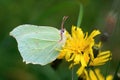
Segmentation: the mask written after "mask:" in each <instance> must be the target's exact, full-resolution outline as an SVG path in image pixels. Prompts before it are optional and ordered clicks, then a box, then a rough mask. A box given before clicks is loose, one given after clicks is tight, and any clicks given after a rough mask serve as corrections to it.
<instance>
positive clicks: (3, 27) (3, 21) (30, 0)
mask: <svg viewBox="0 0 120 80" xmlns="http://www.w3.org/2000/svg"><path fill="white" fill-rule="evenodd" d="M80 3H82V4H83V6H84V13H83V14H84V15H83V20H82V25H81V27H82V29H83V30H84V31H85V32H86V31H88V32H91V31H92V30H93V29H95V28H97V29H100V30H101V31H102V32H103V33H104V32H106V33H108V34H109V38H108V41H107V42H105V43H104V47H103V49H105V50H111V52H112V56H113V59H112V61H111V64H110V70H111V73H114V71H115V68H116V66H117V64H118V61H119V60H120V36H119V35H120V10H119V9H120V5H119V4H120V0H0V80H71V79H72V78H71V74H72V72H71V70H69V69H68V63H66V62H65V61H62V62H61V63H60V64H59V65H58V67H57V68H56V69H55V68H52V67H51V64H49V65H46V66H40V65H33V64H27V65H26V64H25V63H24V62H22V57H21V56H20V53H19V52H18V49H17V43H16V40H15V39H14V38H12V37H11V36H9V32H10V31H11V30H12V29H13V28H15V27H16V26H18V25H21V24H34V25H47V26H53V27H56V28H58V29H60V25H61V21H62V18H63V16H69V18H68V19H67V21H66V22H65V25H64V26H65V28H66V29H67V30H68V31H70V28H71V26H72V25H76V24H77V17H78V13H79V4H80ZM113 65H114V66H113Z"/></svg>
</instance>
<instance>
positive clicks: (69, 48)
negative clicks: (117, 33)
mask: <svg viewBox="0 0 120 80" xmlns="http://www.w3.org/2000/svg"><path fill="white" fill-rule="evenodd" d="M98 34H100V32H99V30H94V31H93V32H92V33H91V34H90V35H89V36H88V32H86V33H83V31H82V29H81V28H78V27H76V26H72V30H71V35H70V34H69V33H68V32H67V33H66V36H67V40H66V44H65V45H64V46H63V49H62V50H61V51H60V55H59V57H58V59H62V58H65V59H66V60H67V61H68V62H70V61H71V62H73V63H72V65H76V64H81V65H82V66H87V64H88V62H89V59H90V57H89V56H91V57H92V58H94V55H93V50H92V47H93V46H94V44H95V41H94V37H95V36H96V35H98Z"/></svg>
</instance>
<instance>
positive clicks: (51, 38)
mask: <svg viewBox="0 0 120 80" xmlns="http://www.w3.org/2000/svg"><path fill="white" fill-rule="evenodd" d="M10 35H11V36H13V37H14V38H15V39H16V40H17V43H18V49H19V51H20V54H21V56H22V58H23V61H25V62H26V63H33V64H41V65H46V64H48V63H50V62H52V61H54V60H55V59H56V58H57V56H58V55H59V50H60V49H61V47H62V45H64V42H65V38H64V39H63V40H60V39H61V35H60V30H58V29H56V28H53V27H48V26H35V25H20V26H18V27H16V28H15V29H13V31H11V32H10Z"/></svg>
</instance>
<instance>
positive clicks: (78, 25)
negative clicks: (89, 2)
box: [77, 4, 83, 27]
mask: <svg viewBox="0 0 120 80" xmlns="http://www.w3.org/2000/svg"><path fill="white" fill-rule="evenodd" d="M82 17H83V5H82V4H80V10H79V15H78V21H77V27H80V26H81V22H82Z"/></svg>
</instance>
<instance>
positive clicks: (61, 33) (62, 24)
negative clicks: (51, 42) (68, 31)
mask: <svg viewBox="0 0 120 80" xmlns="http://www.w3.org/2000/svg"><path fill="white" fill-rule="evenodd" d="M67 18H68V16H64V17H63V20H62V23H61V32H60V35H61V40H62V39H63V33H64V23H65V21H66V20H67ZM61 40H60V41H61Z"/></svg>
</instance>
